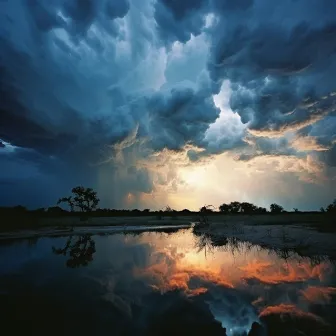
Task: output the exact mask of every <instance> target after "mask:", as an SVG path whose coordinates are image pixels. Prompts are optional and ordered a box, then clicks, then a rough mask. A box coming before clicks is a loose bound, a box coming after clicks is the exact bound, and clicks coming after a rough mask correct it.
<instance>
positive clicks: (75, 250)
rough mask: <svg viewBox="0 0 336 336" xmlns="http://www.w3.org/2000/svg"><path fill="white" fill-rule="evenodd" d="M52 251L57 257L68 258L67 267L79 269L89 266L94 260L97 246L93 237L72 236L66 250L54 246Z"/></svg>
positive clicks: (65, 247)
mask: <svg viewBox="0 0 336 336" xmlns="http://www.w3.org/2000/svg"><path fill="white" fill-rule="evenodd" d="M75 239H76V241H73V240H75ZM52 251H53V253H55V254H57V255H64V256H68V260H67V261H66V265H67V267H70V268H77V267H81V266H87V265H88V264H89V263H90V262H91V261H92V260H93V254H94V253H95V252H96V244H95V241H94V240H93V239H92V236H91V235H82V236H70V237H69V238H68V240H67V242H66V244H65V246H64V248H55V247H54V246H53V247H52Z"/></svg>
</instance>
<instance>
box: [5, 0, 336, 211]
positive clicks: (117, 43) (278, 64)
mask: <svg viewBox="0 0 336 336" xmlns="http://www.w3.org/2000/svg"><path fill="white" fill-rule="evenodd" d="M335 12H336V2H335V0H282V1H269V0H235V1H233V0H183V1H182V0H181V1H178V0H1V1H0V99H1V100H0V104H1V105H0V204H1V205H14V204H23V205H26V206H28V207H42V206H50V205H53V204H55V202H56V200H57V199H58V197H60V196H64V195H66V194H68V193H69V192H70V189H71V188H72V187H73V186H75V185H78V184H82V185H84V186H90V187H93V188H94V189H96V190H97V191H98V193H99V196H100V198H101V206H102V207H115V208H121V207H123V208H145V207H150V208H152V209H160V208H162V207H164V206H166V205H170V206H171V207H173V208H176V209H183V208H190V209H197V208H199V207H200V206H202V205H204V204H213V205H216V206H218V205H219V204H221V203H223V202H229V201H232V200H238V201H250V202H254V203H256V204H258V205H261V206H268V205H269V204H270V203H273V202H279V203H280V204H282V205H284V206H285V207H286V208H287V209H291V208H293V207H297V208H299V209H319V207H320V206H325V205H326V204H329V203H330V202H331V201H332V200H333V198H334V197H336V195H335V190H336V16H335Z"/></svg>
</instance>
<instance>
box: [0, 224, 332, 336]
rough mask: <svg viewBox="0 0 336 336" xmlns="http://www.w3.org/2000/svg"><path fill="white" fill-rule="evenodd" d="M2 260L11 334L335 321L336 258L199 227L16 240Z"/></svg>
mask: <svg viewBox="0 0 336 336" xmlns="http://www.w3.org/2000/svg"><path fill="white" fill-rule="evenodd" d="M214 245H216V246H214ZM0 267H1V268H0V272H1V273H0V275H1V278H0V295H1V296H0V298H1V312H2V313H1V320H2V321H1V324H2V327H3V330H7V332H9V333H10V334H18V333H22V332H23V333H25V334H28V335H42V334H44V335H45V334H47V335H50V334H53V335H111V334H113V335H173V334H174V335H192V334H195V335H196V334H203V335H225V334H226V335H247V334H249V335H328V334H330V335H332V333H333V332H334V331H335V329H334V328H335V327H334V326H333V321H334V319H335V317H336V314H335V298H336V288H335V284H336V277H335V268H334V264H333V262H332V261H331V260H329V259H327V258H320V259H318V260H317V259H316V258H315V259H313V260H312V259H308V258H300V257H299V256H298V255H295V254H293V255H291V256H289V257H288V258H287V259H286V260H284V259H282V258H281V256H280V255H279V254H276V253H273V252H272V251H269V250H266V249H261V248H260V247H258V246H253V245H251V244H248V243H243V242H240V241H237V240H234V239H229V240H225V241H223V242H222V243H221V244H220V243H218V242H217V243H216V244H214V243H213V242H211V241H209V240H208V239H207V237H205V236H199V237H197V236H194V235H193V234H192V232H191V231H190V230H181V231H178V232H171V233H154V232H151V233H141V234H126V235H123V234H115V235H109V236H99V235H95V236H92V235H82V236H72V237H58V238H40V239H29V240H17V241H13V240H12V241H7V242H2V243H1V245H0ZM254 322H257V323H258V324H254V327H255V328H256V329H258V330H255V331H253V332H251V331H250V329H251V325H252V324H253V323H254ZM259 329H260V330H259Z"/></svg>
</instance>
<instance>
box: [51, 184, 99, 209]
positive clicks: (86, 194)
mask: <svg viewBox="0 0 336 336" xmlns="http://www.w3.org/2000/svg"><path fill="white" fill-rule="evenodd" d="M71 192H72V195H71V196H68V197H62V198H60V199H59V200H58V202H57V204H61V203H66V204H68V205H69V207H70V210H71V211H75V210H76V209H79V211H81V212H88V211H93V210H95V209H96V208H97V206H98V203H99V198H98V197H97V192H96V191H94V190H93V189H92V188H84V187H82V186H78V187H75V188H72V190H71Z"/></svg>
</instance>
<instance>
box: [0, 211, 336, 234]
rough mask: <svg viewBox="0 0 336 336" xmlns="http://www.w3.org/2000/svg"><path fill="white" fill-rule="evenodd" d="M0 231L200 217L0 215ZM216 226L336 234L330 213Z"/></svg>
mask: <svg viewBox="0 0 336 336" xmlns="http://www.w3.org/2000/svg"><path fill="white" fill-rule="evenodd" d="M0 216H1V225H0V231H14V230H24V229H39V228H47V227H80V226H114V225H116V226H117V225H118V226H119V225H186V224H190V223H192V222H197V221H198V220H199V216H200V214H199V213H197V212H194V213H186V214H183V213H179V214H169V215H165V214H160V215H158V214H155V213H153V214H151V213H149V214H147V215H141V216H120V215H118V216H103V217H97V216H94V215H92V214H87V215H86V216H85V217H83V215H80V214H78V213H74V214H73V213H72V214H64V215H63V214H62V215H57V216H55V215H45V214H43V215H41V214H36V213H33V212H27V213H21V214H0ZM206 217H207V219H208V221H209V222H210V223H211V224H212V225H214V226H221V225H227V224H232V225H235V224H237V225H238V224H243V225H302V226H309V227H314V228H316V229H317V230H321V231H336V219H335V218H334V217H335V215H334V214H329V213H282V214H270V213H267V214H255V215H243V214H230V215H223V214H221V213H209V214H206Z"/></svg>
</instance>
